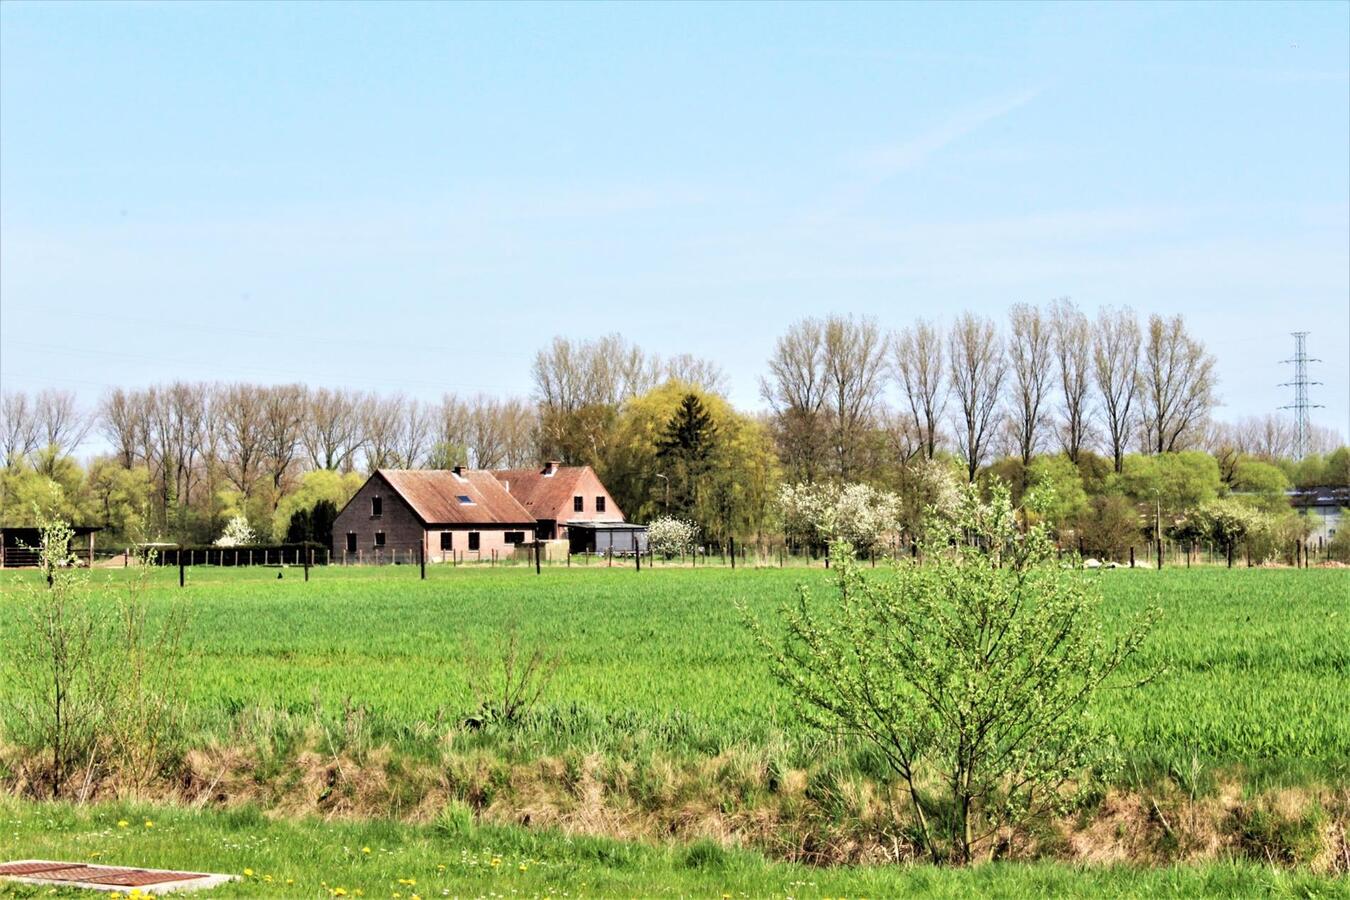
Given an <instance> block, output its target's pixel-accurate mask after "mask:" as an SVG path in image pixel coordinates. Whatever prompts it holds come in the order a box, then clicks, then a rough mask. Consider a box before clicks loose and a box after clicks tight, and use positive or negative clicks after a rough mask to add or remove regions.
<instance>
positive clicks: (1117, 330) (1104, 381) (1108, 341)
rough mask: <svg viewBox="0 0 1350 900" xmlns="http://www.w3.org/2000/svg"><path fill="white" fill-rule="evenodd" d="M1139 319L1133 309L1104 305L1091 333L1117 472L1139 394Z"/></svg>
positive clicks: (1099, 390) (1098, 383) (1098, 382)
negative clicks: (1108, 307) (1116, 308)
mask: <svg viewBox="0 0 1350 900" xmlns="http://www.w3.org/2000/svg"><path fill="white" fill-rule="evenodd" d="M1139 343H1140V334H1139V321H1138V320H1137V319H1136V318H1135V315H1134V311H1133V310H1131V309H1128V308H1126V309H1120V310H1110V309H1103V310H1101V311H1100V312H1099V313H1098V314H1097V331H1096V333H1095V334H1094V335H1093V337H1092V367H1093V374H1094V376H1095V378H1096V382H1097V391H1098V392H1099V393H1100V394H1101V399H1102V416H1103V418H1104V419H1105V423H1106V434H1107V439H1108V440H1109V441H1110V444H1111V458H1112V460H1113V461H1114V463H1115V469H1116V471H1117V472H1119V471H1120V470H1121V466H1122V465H1123V463H1124V459H1125V445H1126V443H1127V442H1128V441H1129V436H1130V427H1131V425H1132V424H1133V422H1134V414H1135V410H1134V403H1135V399H1136V397H1137V396H1138V394H1139V378H1138V373H1139Z"/></svg>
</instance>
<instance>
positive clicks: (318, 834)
mask: <svg viewBox="0 0 1350 900" xmlns="http://www.w3.org/2000/svg"><path fill="white" fill-rule="evenodd" d="M147 821H149V822H152V823H153V825H152V827H147V826H146V824H145V823H146V822H147ZM119 822H125V823H126V826H125V827H119V825H118V823H119ZM0 842H2V843H3V846H4V851H3V853H0V856H5V857H8V858H14V859H19V858H48V859H64V860H77V861H85V860H88V861H94V862H99V863H103V864H119V865H141V866H149V867H154V868H171V869H178V868H187V869H200V870H207V871H213V872H228V873H233V874H237V875H241V876H243V875H244V874H245V873H246V872H247V873H249V874H248V876H247V877H245V878H243V880H241V881H239V882H235V883H232V884H230V885H227V886H224V887H221V888H218V889H216V890H214V891H212V892H211V896H212V897H254V896H291V897H331V896H334V895H335V894H336V892H337V890H338V889H339V888H340V889H341V890H342V892H343V893H342V894H341V895H340V896H347V897H356V896H364V897H371V898H374V897H401V898H403V900H408V898H410V897H411V896H412V895H414V894H416V895H418V896H419V897H423V898H431V897H439V896H456V897H554V898H558V897H581V896H630V897H631V896H650V897H657V896H661V897H666V896H682V897H713V898H717V897H721V898H730V897H736V898H740V897H747V896H753V897H802V898H808V897H836V898H842V897H903V896H924V897H971V896H982V897H1008V898H1013V897H1139V896H1172V897H1238V896H1241V897H1326V898H1335V897H1350V885H1348V884H1347V883H1346V882H1345V881H1344V880H1341V881H1336V880H1334V879H1329V878H1323V877H1319V876H1315V875H1312V874H1310V873H1308V872H1305V871H1286V870H1280V869H1275V868H1269V867H1264V866H1259V865H1254V864H1250V863H1229V862H1219V863H1212V864H1207V865H1201V866H1170V867H1158V868H1131V867H1119V866H1117V867H1107V866H1100V867H1090V868H1080V867H1073V866H1067V865H1059V864H1035V865H1017V864H995V865H988V866H982V867H978V868H975V869H965V870H959V869H937V868H933V867H928V866H857V867H847V868H845V867H840V868H830V869H820V868H807V867H803V866H798V865H791V864H786V863H773V862H768V861H766V860H765V859H764V858H763V857H762V856H759V855H757V854H754V853H751V852H748V851H741V850H728V849H724V848H722V847H720V846H718V845H715V844H708V843H697V844H693V845H690V846H684V847H679V846H670V847H646V846H640V845H635V844H625V843H620V842H616V841H611V840H605V839H600V838H589V837H569V836H566V835H563V834H560V833H557V832H552V831H540V830H526V829H521V828H511V827H485V826H473V825H472V824H468V823H465V822H463V821H460V820H457V819H454V818H450V819H447V820H446V821H443V822H442V823H438V824H436V825H429V826H409V825H402V824H396V823H391V822H383V821H370V822H359V823H353V822H321V821H315V820H303V821H273V820H270V819H268V818H266V817H264V816H262V815H261V814H260V813H258V812H257V811H256V810H254V809H251V808H243V809H236V810H233V811H229V812H202V811H192V810H185V809H181V808H167V809H165V808H160V809H156V808H148V807H138V806H123V805H104V806H93V807H72V806H69V805H66V804H54V803H46V804H32V803H26V802H21V801H17V800H12V799H0ZM367 849H368V850H369V852H365V851H366V850H367ZM494 861H495V864H494ZM409 881H413V882H415V884H409ZM358 891H360V894H359V895H358V893H357V892H358ZM57 893H58V895H61V894H64V895H66V896H76V895H82V892H75V891H70V890H65V891H58V892H57ZM5 895H9V896H16V897H38V896H43V897H46V896H50V895H51V894H50V893H49V889H48V888H46V887H32V886H25V885H19V884H13V883H11V884H6V883H5V882H3V881H0V896H5Z"/></svg>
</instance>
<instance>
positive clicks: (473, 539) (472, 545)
mask: <svg viewBox="0 0 1350 900" xmlns="http://www.w3.org/2000/svg"><path fill="white" fill-rule="evenodd" d="M469 549H470V550H477V549H478V532H476V531H470V532H469Z"/></svg>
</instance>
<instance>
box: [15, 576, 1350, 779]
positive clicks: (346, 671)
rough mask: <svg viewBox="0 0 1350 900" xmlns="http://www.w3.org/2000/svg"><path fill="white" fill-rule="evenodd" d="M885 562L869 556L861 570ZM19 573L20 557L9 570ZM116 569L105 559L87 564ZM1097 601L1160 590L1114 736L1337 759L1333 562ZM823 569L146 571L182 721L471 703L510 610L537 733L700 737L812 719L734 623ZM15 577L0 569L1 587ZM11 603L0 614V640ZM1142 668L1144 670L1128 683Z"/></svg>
mask: <svg viewBox="0 0 1350 900" xmlns="http://www.w3.org/2000/svg"><path fill="white" fill-rule="evenodd" d="M877 571H878V576H879V577H884V575H883V574H882V570H877ZM11 577H18V578H22V577H31V576H11ZM94 577H95V578H96V579H97V578H109V579H113V580H119V579H123V578H125V577H127V576H126V575H125V573H123V572H121V571H113V572H110V573H96V574H95V576H94ZM1091 577H1093V578H1096V579H1097V580H1098V581H1099V583H1100V585H1101V589H1102V592H1103V595H1104V598H1105V602H1104V607H1105V611H1106V614H1107V616H1108V618H1109V619H1110V620H1111V621H1113V622H1120V621H1123V620H1125V619H1127V618H1129V617H1132V616H1134V615H1136V614H1137V613H1139V612H1140V611H1141V610H1142V609H1144V608H1145V607H1146V606H1147V605H1150V604H1157V605H1159V606H1161V607H1162V608H1163V610H1164V618H1163V620H1162V621H1161V623H1160V624H1159V625H1158V627H1157V629H1156V630H1155V632H1154V634H1153V636H1152V637H1151V638H1150V640H1149V642H1148V644H1147V645H1146V647H1145V649H1144V651H1143V653H1141V654H1140V655H1139V656H1138V657H1136V658H1135V659H1134V660H1133V661H1132V662H1131V664H1130V667H1129V670H1128V671H1126V672H1125V673H1123V676H1122V678H1121V679H1120V680H1119V683H1118V684H1117V685H1116V687H1115V688H1114V689H1112V690H1109V691H1107V692H1106V693H1105V694H1104V695H1103V696H1102V699H1101V702H1100V704H1099V706H1098V714H1099V715H1102V716H1104V717H1106V718H1107V719H1108V720H1109V721H1110V723H1111V725H1112V727H1113V729H1114V731H1115V732H1116V734H1117V735H1118V736H1119V738H1120V741H1121V744H1122V745H1123V747H1124V748H1125V750H1126V751H1127V754H1128V755H1130V756H1131V757H1133V758H1134V759H1136V760H1141V761H1154V762H1158V763H1161V764H1163V765H1171V764H1174V763H1178V762H1187V761H1190V760H1192V759H1193V758H1194V759H1198V760H1200V761H1203V762H1205V763H1207V764H1220V765H1223V764H1241V765H1242V766H1244V767H1245V768H1246V769H1247V770H1249V771H1252V772H1259V771H1271V772H1285V773H1289V772H1295V773H1296V772H1300V771H1311V772H1312V773H1314V774H1316V775H1317V776H1318V777H1327V776H1329V777H1331V778H1332V779H1333V780H1341V779H1343V778H1344V777H1345V776H1346V774H1347V768H1350V573H1347V572H1343V571H1337V570H1262V569H1253V570H1247V569H1237V570H1233V571H1225V570H1213V569H1206V570H1191V571H1188V570H1184V569H1173V570H1164V571H1163V572H1155V571H1147V570H1115V571H1103V572H1100V573H1098V574H1095V575H1093V576H1091ZM801 583H806V584H808V585H810V586H811V587H812V589H813V590H816V591H820V592H822V593H823V592H826V591H828V589H829V583H828V573H826V572H824V571H823V570H820V569H815V570H804V569H796V570H793V569H789V570H785V571H784V570H776V569H761V570H746V569H739V570H736V571H734V572H733V571H728V570H726V569H717V568H709V569H700V570H689V569H681V568H660V567H658V568H656V569H654V570H653V569H648V570H644V571H643V572H641V573H636V572H634V571H632V570H631V569H627V568H625V569H619V568H614V569H606V568H593V569H589V570H585V569H579V568H572V569H563V568H553V569H547V568H546V569H545V570H544V572H543V574H542V575H538V576H536V575H535V574H534V572H533V571H532V570H529V569H524V568H514V569H512V568H497V569H488V568H478V569H474V568H447V567H440V566H433V567H431V568H430V569H429V572H428V578H427V580H425V581H420V580H419V579H418V577H417V569H416V568H415V567H402V566H400V567H386V568H364V569H358V568H347V569H342V568H332V569H316V570H314V572H313V577H312V580H311V581H309V582H308V583H305V582H304V581H303V580H302V578H301V573H300V572H299V570H296V569H290V570H287V571H286V577H285V578H284V579H281V580H278V579H277V578H276V570H272V569H262V568H257V569H238V570H235V569H219V568H208V567H201V568H197V569H192V570H189V573H188V586H187V588H186V589H184V590H180V589H179V588H178V586H177V572H176V571H160V572H157V573H155V577H154V581H153V586H152V588H151V590H152V591H153V594H154V598H155V602H156V603H157V604H168V603H177V602H181V603H187V604H189V605H190V607H191V626H190V640H191V644H192V654H193V660H194V661H193V665H192V666H191V679H190V686H189V698H190V706H191V718H192V723H193V726H194V728H195V729H196V730H198V731H201V732H206V733H212V732H217V733H220V732H223V731H224V730H225V729H227V728H228V727H229V724H230V723H231V722H232V721H233V720H234V719H235V718H236V717H237V716H239V715H240V714H241V713H244V712H245V711H248V710H251V709H258V708H262V709H276V710H285V711H288V712H292V713H301V712H308V711H312V710H313V709H314V708H315V705H316V702H317V703H319V704H320V705H321V706H322V707H323V708H326V709H328V710H337V709H340V708H342V707H343V706H344V705H345V706H348V707H351V706H357V707H362V708H364V710H365V711H366V713H367V717H368V720H369V722H370V723H371V727H372V728H373V729H374V730H375V732H376V734H377V735H383V736H397V735H400V734H406V733H412V732H414V731H417V730H418V728H417V726H418V724H419V723H424V724H425V723H443V722H446V721H454V720H458V719H459V718H460V717H462V716H463V715H465V714H467V713H468V712H470V711H471V709H472V702H471V698H470V696H469V690H468V687H467V685H466V680H465V667H464V664H463V661H464V658H465V655H466V653H473V652H479V653H489V654H490V651H491V648H493V647H495V646H496V643H495V642H496V641H498V639H499V635H500V634H501V632H502V631H503V629H505V628H507V627H508V626H514V627H515V628H517V629H518V631H519V634H520V635H521V638H522V640H523V641H524V642H525V643H526V644H527V645H533V646H540V647H543V648H545V649H546V650H548V651H549V652H550V653H554V654H556V655H557V657H558V659H559V669H558V672H557V675H556V677H555V678H554V680H553V682H552V683H551V685H550V686H549V689H548V693H547V695H546V696H545V698H544V701H543V704H542V706H541V709H540V712H539V716H540V717H541V718H542V719H543V720H544V721H545V723H546V726H547V727H546V728H544V729H542V730H541V731H542V732H543V733H546V734H547V735H549V736H550V740H551V741H552V742H553V743H555V744H566V743H568V742H569V741H578V742H586V743H588V744H590V743H594V742H596V741H601V740H605V741H609V740H618V739H623V740H630V741H631V740H634V739H640V740H641V741H643V742H647V743H652V744H655V745H660V746H664V747H667V748H669V749H672V750H676V751H680V750H688V751H693V752H699V753H715V752H717V751H719V750H721V749H724V748H727V747H731V746H735V745H738V744H758V743H763V742H766V741H770V740H785V741H787V742H788V743H789V744H790V745H792V746H798V745H799V744H800V742H801V741H803V740H806V741H809V740H810V735H807V734H804V733H803V732H802V730H801V728H800V727H799V726H798V725H797V724H796V722H795V721H794V718H793V716H792V715H791V710H790V707H789V705H788V704H787V702H786V699H785V697H784V695H783V693H782V692H781V691H780V689H779V688H778V687H777V685H775V684H774V683H773V681H772V680H771V679H770V677H769V676H768V673H767V669H766V666H765V665H764V663H763V661H762V659H761V657H760V655H759V653H758V652H757V650H756V648H755V647H754V646H753V644H752V642H751V640H750V638H749V636H748V634H747V632H746V629H745V628H744V625H743V617H742V614H741V612H740V611H739V610H738V604H743V605H744V606H745V608H747V609H748V610H749V611H750V613H751V614H753V615H755V616H757V617H759V618H760V619H761V620H763V621H766V622H772V619H773V615H774V611H775V607H776V605H777V604H778V603H779V602H781V601H782V600H784V599H785V598H789V597H791V596H792V594H793V592H794V590H795V589H796V586H797V585H799V584H801ZM13 589H14V582H12V581H11V582H9V586H8V588H7V590H9V591H12V590H13ZM11 627H12V620H11V619H10V618H9V617H0V650H3V647H4V644H5V640H6V636H7V634H9V631H8V629H10V628H11ZM1148 676H1151V678H1150V679H1149V680H1148V681H1147V682H1146V683H1145V684H1143V685H1142V686H1134V684H1133V682H1135V681H1137V680H1140V679H1143V678H1145V677H1148Z"/></svg>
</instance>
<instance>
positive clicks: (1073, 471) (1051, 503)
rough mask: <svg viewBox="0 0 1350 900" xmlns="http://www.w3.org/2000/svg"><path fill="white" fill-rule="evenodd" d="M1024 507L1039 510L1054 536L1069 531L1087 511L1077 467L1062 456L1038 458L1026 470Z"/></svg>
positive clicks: (1084, 493) (1084, 494) (1085, 498)
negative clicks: (1025, 504)
mask: <svg viewBox="0 0 1350 900" xmlns="http://www.w3.org/2000/svg"><path fill="white" fill-rule="evenodd" d="M1027 481H1028V483H1029V484H1030V485H1031V487H1030V488H1029V489H1028V490H1027V504H1028V505H1029V506H1033V507H1035V508H1037V509H1039V510H1041V514H1042V515H1043V516H1044V517H1045V518H1044V521H1045V522H1046V524H1048V525H1049V526H1050V529H1051V531H1052V532H1053V533H1055V534H1056V535H1060V534H1061V533H1062V532H1063V531H1064V530H1065V529H1067V528H1071V527H1072V526H1073V525H1074V523H1075V522H1076V521H1077V519H1078V517H1079V516H1080V515H1081V514H1082V512H1083V510H1084V509H1086V508H1087V492H1086V491H1084V490H1083V479H1082V477H1081V476H1080V475H1079V467H1078V466H1076V465H1074V463H1073V460H1071V459H1069V457H1068V456H1065V455H1064V454H1056V455H1054V456H1038V457H1036V458H1035V459H1033V460H1032V461H1031V466H1030V467H1029V468H1028V470H1027Z"/></svg>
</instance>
